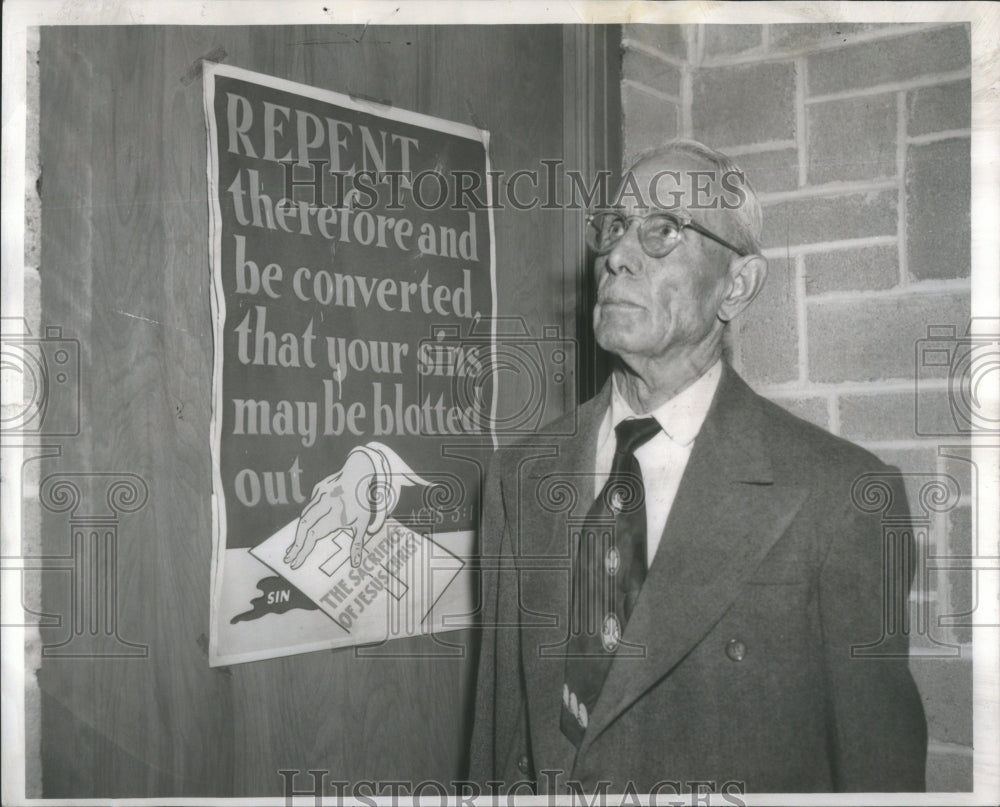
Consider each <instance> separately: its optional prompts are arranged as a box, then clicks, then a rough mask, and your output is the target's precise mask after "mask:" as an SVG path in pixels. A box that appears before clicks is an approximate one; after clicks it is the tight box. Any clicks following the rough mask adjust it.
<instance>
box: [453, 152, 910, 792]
mask: <svg viewBox="0 0 1000 807" xmlns="http://www.w3.org/2000/svg"><path fill="white" fill-rule="evenodd" d="M618 202H619V204H618V206H617V208H616V209H615V210H612V211H605V212H602V213H600V214H597V215H594V216H591V217H589V226H590V228H591V235H590V245H591V247H592V249H593V250H594V251H595V252H596V254H597V261H596V272H597V275H598V279H597V281H598V296H597V305H596V307H595V309H594V330H595V333H596V337H597V342H598V343H599V344H600V345H601V346H602V347H603V348H604V349H605V350H607V351H609V352H611V353H612V354H614V356H615V357H616V362H615V366H614V371H613V374H612V377H611V378H610V379H609V381H608V383H607V384H605V386H604V389H603V390H602V391H601V392H600V393H599V394H598V396H597V397H596V398H594V399H592V400H591V401H589V402H588V403H586V404H584V405H582V406H581V407H579V409H578V410H577V411H576V412H575V413H572V414H571V415H570V417H575V421H573V422H575V423H576V429H575V432H574V433H573V434H572V436H569V437H560V436H558V435H565V434H566V433H567V431H568V430H567V428H566V424H565V423H562V424H559V425H558V426H556V427H554V428H552V429H551V430H549V431H550V435H551V436H546V433H545V430H543V432H542V434H541V435H540V436H539V438H538V440H537V441H534V444H533V445H532V446H531V447H529V448H519V449H510V450H504V451H501V452H500V453H498V454H497V455H496V457H495V458H494V462H493V465H492V466H491V469H490V472H489V474H488V478H487V485H486V491H485V497H484V505H483V529H482V553H483V558H484V561H483V580H484V583H485V585H484V587H483V600H482V613H483V620H484V621H483V635H482V650H481V657H480V664H479V677H478V686H477V696H476V710H475V722H474V730H473V739H472V749H471V777H472V778H473V779H474V780H477V781H480V782H483V783H486V782H490V781H492V782H494V783H496V782H503V783H504V784H505V786H506V787H507V788H509V789H511V790H512V791H514V792H520V793H526V792H529V791H530V790H531V789H533V788H537V790H538V791H539V792H563V793H565V792H567V788H569V789H570V790H577V791H583V792H602V791H603V792H606V793H627V792H638V793H644V792H653V793H659V794H668V793H684V792H688V791H694V792H696V793H699V792H700V793H704V792H706V791H708V790H716V791H717V792H721V791H728V792H740V791H744V790H745V792H805V791H873V790H879V791H883V790H890V791H918V790H922V789H923V788H924V760H925V754H926V743H927V740H926V724H925V720H924V714H923V710H922V707H921V702H920V698H919V695H918V693H917V690H916V687H915V686H914V683H913V680H912V678H911V677H910V673H909V671H908V667H907V639H906V630H905V622H904V621H903V620H904V617H905V614H903V613H901V611H905V607H904V608H900V607H897V608H896V609H895V610H892V609H886V608H884V607H883V603H884V602H886V603H890V602H891V603H895V604H896V605H897V606H898V605H899V601H900V600H902V601H903V602H905V594H906V592H907V591H908V589H909V583H910V577H911V574H912V570H911V568H910V565H909V563H910V562H909V560H908V558H909V557H910V555H909V554H908V550H910V549H912V547H911V546H910V544H909V542H910V541H911V537H910V535H909V534H908V533H905V532H904V533H901V535H902V538H899V539H898V540H897V542H896V543H895V544H893V546H894V548H895V549H896V550H898V551H894V552H885V553H884V552H883V529H882V524H881V520H880V515H879V514H878V513H872V512H871V508H862V507H860V506H858V505H857V504H856V499H857V498H858V490H859V487H858V483H859V482H864V481H865V480H877V479H882V480H884V484H883V487H882V491H883V492H884V493H885V495H886V496H888V497H890V498H892V499H893V500H894V501H895V505H894V506H895V507H896V508H897V509H899V508H902V510H903V511H904V512H905V499H904V498H903V493H902V488H901V486H900V485H899V482H898V475H896V476H895V478H894V469H891V468H888V467H887V466H885V465H883V464H882V463H881V462H880V461H879V460H878V459H876V458H875V457H874V456H872V455H871V454H869V453H867V452H866V451H864V450H862V449H861V448H859V447H857V446H855V445H852V444H850V443H848V442H846V441H844V440H841V439H838V438H836V437H834V436H832V435H830V434H828V433H826V432H824V431H822V430H821V429H818V428H816V427H815V426H812V425H810V424H808V423H805V422H803V421H801V420H799V419H797V418H795V417H793V416H792V415H790V414H788V413H787V412H785V411H784V410H782V409H780V408H779V407H777V406H775V405H774V404H771V403H769V402H768V401H766V400H764V399H763V398H761V397H759V396H758V395H756V394H755V393H754V392H752V391H751V390H750V389H749V387H748V386H747V385H746V384H745V383H744V382H743V381H742V380H741V379H740V378H739V376H738V375H737V374H736V373H735V372H734V371H733V369H732V368H731V367H730V366H729V365H728V364H727V363H726V362H725V361H724V360H723V358H722V352H723V350H722V347H723V334H724V332H725V328H726V325H727V323H728V322H729V321H730V320H732V319H733V318H735V317H736V316H738V315H739V314H740V313H741V312H742V311H743V310H744V309H745V308H746V307H747V306H748V305H750V304H751V302H752V301H753V299H754V297H755V296H756V295H757V293H758V292H759V291H760V289H761V287H762V285H763V283H764V280H765V277H766V274H767V263H766V261H765V259H764V258H763V257H761V255H760V254H759V252H760V245H759V238H760V226H761V215H760V207H759V204H758V202H757V199H756V196H755V194H754V193H753V190H752V188H751V187H750V186H749V184H747V183H746V182H744V181H743V177H742V174H741V173H740V172H739V170H738V169H737V168H736V166H735V165H734V164H733V163H732V162H731V161H730V160H729V159H728V158H727V157H725V156H724V155H722V154H720V153H718V152H715V151H713V150H711V149H709V148H708V147H706V146H703V145H701V144H699V143H694V142H692V141H675V142H673V143H670V144H668V145H666V146H664V147H662V148H660V149H657V150H655V151H652V152H650V153H647V154H646V155H644V156H643V157H642V158H641V159H640V160H639V161H638V162H637V163H636V164H635V165H634V166H633V167H632V169H631V171H630V172H628V173H627V174H626V182H625V183H624V184H623V186H622V192H621V193H620V194H619V200H618ZM569 431H573V430H572V429H570V430H569ZM852 493H853V498H852ZM526 782H528V783H531V784H525V783H526ZM494 787H496V785H494ZM663 797H666V796H663Z"/></svg>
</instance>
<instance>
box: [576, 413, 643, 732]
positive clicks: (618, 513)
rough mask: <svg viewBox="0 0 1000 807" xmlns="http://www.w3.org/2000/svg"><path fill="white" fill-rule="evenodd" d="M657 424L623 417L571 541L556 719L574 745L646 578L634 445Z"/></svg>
mask: <svg viewBox="0 0 1000 807" xmlns="http://www.w3.org/2000/svg"><path fill="white" fill-rule="evenodd" d="M659 431H660V424H659V423H657V422H656V420H655V419H654V418H642V419H641V420H623V421H622V422H621V423H619V424H618V425H617V426H616V427H615V436H616V438H617V444H616V447H615V457H614V460H613V462H612V464H611V474H610V475H609V476H608V481H607V483H606V484H605V485H604V487H603V488H602V489H601V492H600V493H599V494H598V495H597V499H596V500H595V501H594V504H593V506H592V507H591V508H590V510H589V511H588V513H587V517H586V519H585V521H584V524H583V528H582V530H581V532H580V535H579V536H578V538H577V540H576V541H575V544H576V555H575V556H574V558H573V582H572V608H571V611H570V639H569V643H568V646H567V656H566V677H565V683H564V684H563V707H562V712H561V714H560V718H559V725H560V728H561V729H562V732H563V734H565V735H566V736H567V737H568V738H569V739H570V741H572V743H573V744H574V745H576V746H577V747H579V745H580V741H581V740H582V739H583V733H584V731H585V730H586V728H587V723H588V721H589V718H590V714H591V712H592V711H593V708H594V705H595V704H596V703H597V698H598V696H599V695H600V694H601V687H602V686H603V685H604V679H605V678H606V677H607V674H608V669H609V668H610V667H611V661H612V659H613V658H614V657H615V653H616V651H617V650H618V648H619V645H620V644H621V637H622V634H623V633H624V631H625V625H626V623H627V622H628V618H629V617H630V616H631V615H632V609H633V608H634V607H635V601H636V598H637V597H638V596H639V590H640V589H641V587H642V583H643V581H644V580H645V579H646V505H645V489H644V488H643V484H642V471H641V470H640V468H639V461H638V460H637V459H636V458H635V453H634V452H635V451H636V449H638V448H639V446H641V445H642V444H643V443H645V442H647V441H648V440H650V439H652V438H653V437H654V436H655V435H656V433H657V432H659Z"/></svg>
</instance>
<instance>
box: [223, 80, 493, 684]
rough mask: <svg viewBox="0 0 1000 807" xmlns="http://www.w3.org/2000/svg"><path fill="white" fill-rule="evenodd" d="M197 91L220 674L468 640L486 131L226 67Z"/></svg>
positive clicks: (479, 404) (479, 413)
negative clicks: (332, 654)
mask: <svg viewBox="0 0 1000 807" xmlns="http://www.w3.org/2000/svg"><path fill="white" fill-rule="evenodd" d="M204 87H205V114H206V120H207V124H208V138H209V142H208V162H209V165H208V175H209V200H210V207H211V212H210V223H211V268H212V280H213V282H212V313H213V317H214V326H215V367H214V374H213V387H214V388H213V416H212V434H211V440H212V454H213V472H214V483H213V487H214V497H213V501H214V508H213V533H214V535H213V539H214V542H213V555H212V630H211V639H210V643H209V651H210V652H209V657H210V663H211V664H212V665H213V666H215V665H221V664H232V663H238V662H246V661H253V660H256V659H263V658H271V657H275V656H282V655H290V654H293V653H302V652H306V651H310V650H319V649H326V648H334V647H341V646H348V645H366V647H367V648H368V649H370V650H371V649H377V648H378V647H380V646H382V645H384V644H385V643H387V642H389V641H391V640H392V639H394V638H400V637H406V636H416V635H424V634H436V633H441V632H444V631H447V630H453V629H455V628H460V627H466V626H468V625H469V624H470V623H469V619H470V614H471V612H472V610H473V605H472V595H471V583H470V572H469V565H468V558H469V556H470V555H471V553H472V551H473V537H474V529H475V522H476V519H477V516H478V511H477V502H476V501H475V494H474V491H477V490H478V487H479V474H480V469H481V467H482V459H483V457H484V454H485V453H487V451H488V449H489V448H491V447H492V445H493V440H494V435H493V433H492V425H491V422H490V413H491V411H494V407H493V404H494V395H495V389H494V384H493V371H492V357H493V354H494V352H495V334H494V333H493V330H492V327H491V326H490V323H492V322H494V321H495V313H496V311H495V275H494V271H495V270H494V257H493V255H494V249H493V227H492V218H491V216H492V212H491V209H490V207H489V205H488V204H483V203H481V202H480V200H482V199H489V193H490V185H489V181H490V171H489V157H488V144H489V135H488V133H487V132H485V131H482V130H480V129H475V128H473V127H470V126H466V125H462V124H457V123H452V122H449V121H444V120H440V119H437V118H432V117H428V116H426V115H420V114H416V113H413V112H406V111H403V110H400V109H397V108H395V107H392V106H389V105H385V104H377V103H370V102H367V101H364V100H357V99H355V98H352V97H351V96H348V95H342V94H339V93H336V92H332V91H329V90H325V89H319V88H314V87H308V86H304V85H301V84H295V83H292V82H289V81H285V80H282V79H277V78H273V77H269V76H264V75H261V74H257V73H251V72H249V71H246V70H242V69H238V68H233V67H227V66H223V65H212V66H210V67H209V68H208V69H207V70H206V74H205V84H204ZM456 177H459V178H460V180H461V182H462V183H463V184H464V187H466V188H471V187H475V188H477V189H478V194H475V195H473V194H467V195H465V198H458V197H461V196H462V194H458V197H456V194H455V193H454V183H455V178H456ZM463 446H464V448H463Z"/></svg>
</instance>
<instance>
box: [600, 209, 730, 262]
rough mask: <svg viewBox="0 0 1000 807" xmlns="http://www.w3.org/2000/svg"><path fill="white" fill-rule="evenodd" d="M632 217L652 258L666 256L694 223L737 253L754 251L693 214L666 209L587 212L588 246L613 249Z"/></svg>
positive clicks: (693, 227)
mask: <svg viewBox="0 0 1000 807" xmlns="http://www.w3.org/2000/svg"><path fill="white" fill-rule="evenodd" d="M632 221H638V222H639V244H640V245H641V246H642V249H643V251H644V252H645V253H646V254H647V255H649V257H650V258H662V257H663V256H664V255H666V254H667V253H669V252H670V250H672V249H673V248H674V247H676V246H677V245H678V244H679V243H680V241H681V233H682V232H683V231H684V228H685V227H690V228H691V229H692V230H694V231H695V232H696V233H700V234H701V235H703V236H705V237H706V238H711V239H712V240H713V241H715V242H716V243H719V244H722V246H724V247H728V248H729V249H731V250H732V251H733V252H735V253H736V254H737V255H740V256H745V255H749V254H750V253H749V252H747V251H746V250H745V249H740V248H739V247H737V246H734V245H733V244H731V243H729V242H728V241H726V240H725V239H724V238H721V237H719V236H717V235H716V234H715V233H713V232H712V231H711V230H707V229H705V228H704V227H702V226H701V225H700V224H698V223H697V222H695V221H692V219H691V217H690V216H685V215H683V214H680V213H664V212H657V213H650V214H649V215H646V216H626V215H625V214H624V213H619V212H618V211H617V210H601V211H598V212H596V213H593V214H591V215H589V216H587V246H589V247H590V248H591V249H592V250H594V252H596V253H597V254H598V255H604V254H606V253H608V252H610V251H611V250H612V249H614V247H615V244H617V243H618V242H619V241H621V240H622V238H623V237H624V236H625V233H627V232H628V229H629V227H630V226H631V223H632Z"/></svg>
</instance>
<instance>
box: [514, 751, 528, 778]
mask: <svg viewBox="0 0 1000 807" xmlns="http://www.w3.org/2000/svg"><path fill="white" fill-rule="evenodd" d="M517 769H518V770H519V771H520V772H521V773H523V774H524V775H525V776H527V775H528V771H530V770H531V767H530V766H529V763H528V755H527V754H521V756H519V757H518V758H517Z"/></svg>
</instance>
